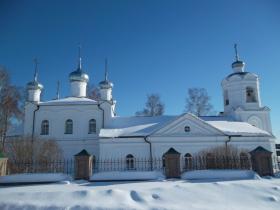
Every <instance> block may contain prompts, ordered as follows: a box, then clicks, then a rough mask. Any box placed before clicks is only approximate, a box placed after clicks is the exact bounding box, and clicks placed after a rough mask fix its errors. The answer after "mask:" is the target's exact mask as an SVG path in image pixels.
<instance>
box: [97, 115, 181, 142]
mask: <svg viewBox="0 0 280 210" xmlns="http://www.w3.org/2000/svg"><path fill="white" fill-rule="evenodd" d="M176 117H177V116H156V117H143V116H141V117H138V116H133V117H114V118H113V119H112V121H111V122H110V124H109V125H108V126H107V128H104V129H101V130H100V134H99V136H100V137H121V136H122V137H126V136H146V135H149V134H151V133H152V132H153V131H156V130H157V129H159V128H161V127H163V126H164V125H166V124H167V123H168V122H170V121H172V120H174V119H175V118H176Z"/></svg>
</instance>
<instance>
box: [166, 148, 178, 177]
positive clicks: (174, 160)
mask: <svg viewBox="0 0 280 210" xmlns="http://www.w3.org/2000/svg"><path fill="white" fill-rule="evenodd" d="M164 158H165V175H166V177H167V178H179V177H180V175H181V171H180V168H181V167H180V153H179V152H177V151H176V150H175V149H173V148H171V149H169V150H168V151H167V152H166V153H165V154H164Z"/></svg>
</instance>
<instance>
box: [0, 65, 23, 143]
mask: <svg viewBox="0 0 280 210" xmlns="http://www.w3.org/2000/svg"><path fill="white" fill-rule="evenodd" d="M22 98H23V95H22V91H20V89H19V88H18V87H16V86H14V85H11V83H10V79H9V74H8V72H7V71H6V70H5V69H4V68H3V67H0V141H1V142H2V145H1V146H2V148H4V144H5V139H6V134H7V131H8V129H9V126H10V125H11V124H12V122H13V121H16V120H21V119H22V116H23V112H22Z"/></svg>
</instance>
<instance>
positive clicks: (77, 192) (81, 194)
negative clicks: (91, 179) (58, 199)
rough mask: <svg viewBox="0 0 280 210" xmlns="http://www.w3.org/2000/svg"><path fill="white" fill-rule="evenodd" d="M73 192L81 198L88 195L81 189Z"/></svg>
mask: <svg viewBox="0 0 280 210" xmlns="http://www.w3.org/2000/svg"><path fill="white" fill-rule="evenodd" d="M73 194H74V196H79V197H80V198H82V197H86V196H87V195H88V191H86V190H81V191H76V192H74V193H73Z"/></svg>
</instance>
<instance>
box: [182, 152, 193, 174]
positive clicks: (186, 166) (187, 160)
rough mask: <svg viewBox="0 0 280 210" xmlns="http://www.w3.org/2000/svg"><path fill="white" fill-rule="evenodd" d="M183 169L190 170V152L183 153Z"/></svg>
mask: <svg viewBox="0 0 280 210" xmlns="http://www.w3.org/2000/svg"><path fill="white" fill-rule="evenodd" d="M184 159H185V169H187V170H191V169H192V155H191V154H190V153H187V154H185V156H184Z"/></svg>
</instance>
